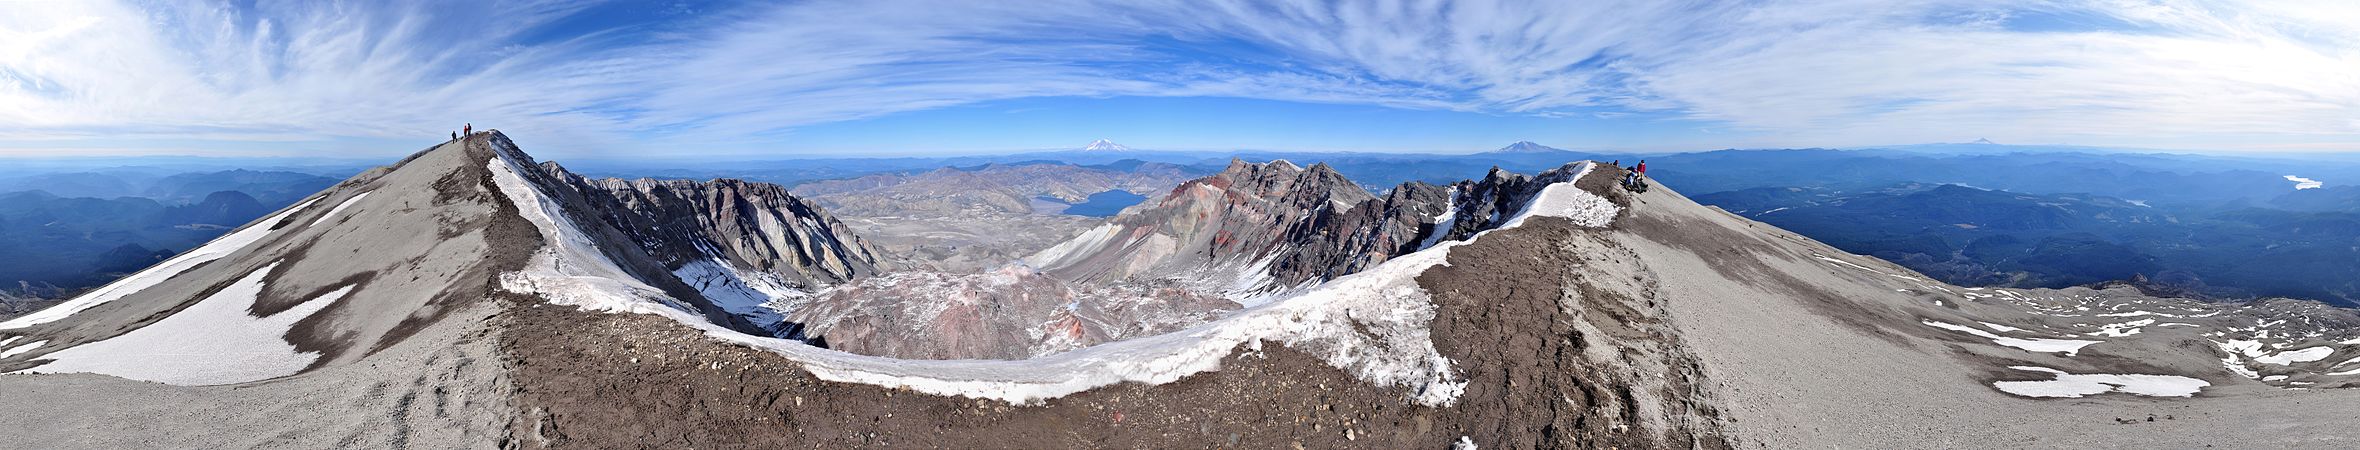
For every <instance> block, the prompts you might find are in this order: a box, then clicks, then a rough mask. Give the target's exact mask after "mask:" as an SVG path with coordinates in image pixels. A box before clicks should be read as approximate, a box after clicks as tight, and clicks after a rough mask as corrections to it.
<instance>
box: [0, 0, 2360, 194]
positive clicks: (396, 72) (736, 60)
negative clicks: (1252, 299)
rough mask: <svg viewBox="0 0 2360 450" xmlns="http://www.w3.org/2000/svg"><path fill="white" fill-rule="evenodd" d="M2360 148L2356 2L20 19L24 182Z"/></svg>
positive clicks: (1472, 4) (1056, 1) (282, 12)
mask: <svg viewBox="0 0 2360 450" xmlns="http://www.w3.org/2000/svg"><path fill="white" fill-rule="evenodd" d="M469 121H471V122H474V123H476V124H477V125H479V126H484V127H497V128H500V129H503V130H506V131H508V132H509V134H510V135H512V136H514V137H516V138H517V139H518V140H520V141H521V142H522V143H524V144H526V145H527V146H528V148H530V149H531V150H532V151H534V152H535V153H536V154H545V155H551V156H558V157H563V156H572V155H587V156H596V157H639V156H647V157H691V158H702V157H733V156H781V155H870V154H892V155H908V154H958V153H988V152H1003V151H1016V150H1037V149H1050V148H1071V147H1078V146H1080V145H1082V144H1084V143H1087V142H1089V141H1091V140H1094V139H1100V138H1106V139H1112V140H1115V141H1117V142H1122V143H1125V144H1126V145H1129V146H1132V147H1135V148H1145V149H1169V150H1226V149H1269V150H1353V151H1395V152H1406V151H1416V152H1468V151H1478V150H1484V149H1490V148H1496V147H1498V146H1501V145H1505V144H1506V143H1508V142H1513V141H1518V140H1532V141H1538V142H1541V143H1544V144H1548V145H1552V146H1557V147H1563V148H1575V149H1596V150H1634V151H1668V150H1693V149H1714V148H1728V147H1738V148H1768V147H1813V146H1820V147H1858V146H1874V145H1889V144H1908V143H1927V142H1964V141H1971V140H1974V139H1977V138H1988V139H1991V140H1993V141H1998V142H2003V143H2027V144H2032V143H2039V144H2071V145H2091V146H2119V147H2148V148H2170V149H2189V150H2211V151H2267V152H2288V151H2354V150H2360V3H2352V2H2314V1H2276V0H2246V1H2171V0H2166V1H2133V0H2087V1H2065V0H1979V1H1947V0H1928V1H1911V2H1892V1H1885V0H1874V1H1870V0H1830V1H1810V2H1801V1H1769V0H1761V1H1731V2H1675V1H1630V2H1615V1H1596V2H1558V1H1536V2H1510V1H1455V2H1450V1H1385V0H1372V1H1353V2H1327V1H1307V0H1306V1H1295V0H1252V1H1249V0H1204V1H1164V0H1139V1H1123V2H1100V1H1081V0H1039V1H1025V2H950V1H914V0H867V1H804V2H725V1H723V2H585V1H545V0H535V1H497V0H494V1H469V2H456V1H453V2H436V1H426V2H417V1H402V2H366V1H356V2H335V3H330V2H316V1H275V0H250V1H235V2H203V1H138V2H119V1H110V0H60V1H45V0H33V1H13V2H0V155H10V156H61V155H122V154H187V155H212V156H261V155H300V156H321V155H334V156H355V157H380V156H388V155H398V154H403V153H406V152H409V151H412V150H415V149H417V148H421V147H423V146H425V145H429V144H432V143H433V142H435V141H437V140H438V139H437V137H438V136H442V135H444V134H445V133H447V132H449V131H450V130H451V129H452V128H455V127H456V126H457V124H459V123H461V122H469Z"/></svg>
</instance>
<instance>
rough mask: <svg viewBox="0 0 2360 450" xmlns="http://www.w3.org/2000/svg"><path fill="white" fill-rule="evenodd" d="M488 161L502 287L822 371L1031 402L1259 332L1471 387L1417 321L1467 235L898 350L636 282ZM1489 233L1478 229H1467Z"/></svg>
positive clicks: (1049, 255) (1096, 239)
mask: <svg viewBox="0 0 2360 450" xmlns="http://www.w3.org/2000/svg"><path fill="white" fill-rule="evenodd" d="M489 164H490V168H491V170H492V172H493V178H494V182H495V185H497V186H498V187H499V189H500V191H501V193H502V194H503V195H505V196H507V197H508V198H509V200H510V201H511V202H513V203H515V204H516V205H518V209H519V210H520V214H521V215H523V216H524V218H525V219H527V220H529V221H531V222H532V223H533V224H534V225H535V226H536V227H537V228H539V229H540V230H541V233H542V235H543V236H546V237H547V240H548V245H546V246H544V247H543V248H542V249H541V250H539V251H538V252H537V254H536V255H535V256H534V257H533V259H532V263H530V264H529V265H528V266H527V267H526V268H525V269H524V270H521V271H518V272H515V273H510V274H505V275H503V276H502V277H501V285H502V288H504V289H507V290H510V291H514V292H521V293H531V294H538V295H541V296H543V297H544V298H547V299H548V300H549V301H551V302H553V303H558V304H565V305H572V306H577V307H581V308H584V309H590V310H596V311H608V312H635V313H644V314H655V315H660V316H664V317H668V318H671V319H673V320H675V321H678V322H680V323H683V324H686V325H688V326H691V327H694V328H697V329H700V330H703V331H704V332H705V333H706V334H707V335H709V336H712V337H714V338H717V339H721V340H723V341H727V342H732V343H737V344H740V345H746V346H750V347H754V348H759V349H763V350H767V351H771V352H774V353H778V354H780V355H784V356H786V357H788V358H791V359H795V360H797V361H800V362H803V363H804V364H805V368H806V369H807V370H810V371H811V373H812V374H813V375H815V376H817V377H819V378H821V379H826V380H831V381H842V382H857V383H865V384H873V385H879V386H887V387H896V388H906V389H910V390H915V391H919V392H925V393H928V394H935V395H945V396H964V397H971V398H983V399H993V400H999V401H1004V402H1009V403H1016V404H1029V403H1034V402H1038V401H1040V400H1043V399H1048V398H1055V397H1060V396H1064V395H1068V394H1073V393H1076V392H1081V391H1084V390H1088V389H1092V388H1097V387H1101V386H1107V385H1111V384H1115V383H1122V382H1139V383H1147V384H1163V383H1169V382H1172V381H1177V380H1179V379H1181V378H1183V377H1186V376H1189V375H1194V374H1197V373H1201V372H1206V371H1211V370H1216V369H1218V368H1219V367H1220V365H1221V360H1222V359H1223V358H1225V357H1227V356H1228V355H1230V354H1231V353H1232V352H1234V351H1235V350H1236V349H1237V348H1239V347H1240V346H1246V347H1247V348H1259V346H1260V345H1263V343H1265V342H1277V343H1282V344H1285V345H1288V346H1290V347H1294V348H1297V349H1301V350H1303V351H1306V352H1309V353H1311V354H1314V355H1319V357H1320V358H1321V359H1323V360H1324V361H1325V362H1327V363H1328V364H1330V365H1333V366H1336V367H1339V368H1343V369H1345V370H1346V371H1349V372H1351V373H1352V374H1353V375H1354V376H1356V377H1358V378H1360V379H1363V380H1366V381H1369V382H1370V383H1373V384H1376V385H1380V386H1400V387H1407V388H1409V389H1410V390H1411V391H1412V392H1413V394H1412V397H1413V400H1415V401H1417V402H1418V403H1420V404H1424V405H1430V406H1444V405H1451V404H1454V403H1455V402H1456V401H1457V399H1458V397H1459V394H1460V393H1461V392H1462V391H1463V390H1464V389H1465V388H1466V382H1464V381H1460V380H1459V379H1458V377H1457V375H1456V374H1455V372H1454V371H1453V370H1451V367H1450V366H1451V361H1450V360H1449V359H1448V358H1444V357H1443V356H1442V355H1441V354H1440V353H1439V352H1438V351H1436V350H1435V348H1434V344H1433V339H1432V338H1431V335H1430V334H1429V332H1428V330H1427V329H1426V325H1427V324H1428V323H1429V322H1430V321H1431V320H1432V318H1433V315H1434V306H1433V303H1432V299H1431V298H1430V297H1429V296H1428V295H1427V293H1426V292H1425V290H1424V289H1423V288H1421V287H1419V286H1418V284H1417V280H1416V277H1417V275H1418V274H1420V273H1424V272H1425V271H1426V269H1428V268H1432V267H1435V266H1438V265H1441V264H1444V263H1445V261H1447V257H1448V256H1449V252H1450V250H1451V249H1452V248H1454V247H1457V246H1459V245H1463V244H1465V243H1466V241H1454V242H1444V243H1440V244H1438V245H1436V246H1434V247H1433V248H1429V249H1426V250H1421V251H1418V252H1414V253H1410V254H1407V255H1403V256H1401V257H1398V258H1394V259H1392V260H1388V261H1385V262H1384V263H1381V264H1379V265H1377V266H1376V267H1373V268H1370V269H1368V270H1365V271H1362V272H1359V273H1355V274H1351V275H1347V276H1344V277H1340V278H1337V279H1335V280H1333V281H1330V282H1328V283H1325V284H1321V285H1317V286H1314V287H1311V288H1308V289H1304V290H1301V291H1297V292H1295V293H1293V294H1291V295H1289V296H1286V297H1282V298H1279V299H1277V300H1273V301H1270V302H1268V303H1264V304H1261V305H1258V306H1254V307H1250V308H1246V309H1244V310H1240V311H1239V312H1237V313H1235V314H1231V315H1230V316H1228V317H1224V318H1222V319H1219V320H1215V321H1212V322H1207V323H1203V324H1199V325H1197V326H1194V327H1190V328H1188V329H1186V330H1182V331H1178V332H1174V333H1168V334H1162V335H1156V336H1149V337H1143V338H1138V339H1130V340H1124V341H1117V342H1112V343H1107V344H1102V345H1097V346H1092V347H1088V348H1083V349H1079V350H1074V351H1070V352H1064V353H1058V354H1055V355H1050V356H1045V357H1041V358H1034V359H1029V360H1021V361H1000V360H903V359H893V358H883V357H875V356H866V355H857V354H851V353H844V352H839V351H833V350H827V349H821V348H816V347H812V346H809V345H804V344H803V343H800V342H796V341H791V340H785V339H777V338H769V337H761V336H753V335H748V334H744V333H740V332H737V331H734V330H730V329H728V328H725V327H721V326H719V325H715V324H713V323H710V322H707V321H706V320H704V319H703V318H701V317H698V316H696V315H694V314H691V313H688V312H686V311H684V310H683V309H682V308H679V307H676V306H670V305H667V304H666V301H667V299H665V298H664V297H663V294H662V293H661V292H660V291H657V290H655V289H653V288H650V287H648V286H646V285H644V284H641V283H639V282H637V281H632V279H631V278H629V277H628V276H625V275H623V273H622V271H621V270H619V269H616V268H615V265H614V263H613V262H612V261H609V260H607V259H606V258H605V257H603V256H602V255H601V254H600V253H599V252H598V251H597V249H596V247H595V244H594V241H593V240H591V239H589V238H587V237H586V235H585V234H584V233H582V232H581V231H580V230H579V229H578V228H577V227H576V226H575V225H574V224H573V223H571V222H570V221H569V220H566V219H564V217H565V216H564V215H563V214H560V213H559V211H561V209H560V208H559V207H558V205H557V204H556V203H554V202H552V201H550V200H549V199H548V198H546V196H544V195H543V194H542V193H540V192H539V191H538V190H537V189H536V188H535V187H534V186H532V185H531V184H530V183H528V182H527V181H526V180H525V179H524V178H522V177H521V176H519V175H518V172H520V171H522V170H526V169H525V168H515V167H512V166H513V165H514V164H515V163H513V162H509V161H507V160H506V158H495V159H493V160H492V161H490V162H489ZM1590 169H1591V166H1590V165H1588V164H1585V165H1584V166H1583V167H1582V170H1581V172H1580V173H1579V174H1577V175H1575V176H1574V178H1573V179H1574V180H1579V179H1580V178H1581V177H1582V176H1584V175H1587V174H1589V172H1590ZM1619 212H1620V208H1619V207H1616V206H1614V204H1613V203H1612V202H1609V201H1606V199H1604V198H1601V197H1598V196H1597V195H1596V194H1591V193H1589V192H1587V191H1583V190H1581V189H1578V188H1573V187H1572V186H1571V182H1570V181H1569V182H1566V183H1559V184H1554V185H1550V186H1548V187H1546V188H1543V190H1542V193H1541V195H1540V197H1539V198H1536V199H1535V200H1534V201H1533V202H1532V204H1531V205H1529V206H1527V207H1526V208H1525V211H1523V212H1521V213H1519V214H1518V215H1517V217H1516V218H1515V219H1514V220H1512V221H1511V222H1509V223H1510V226H1504V227H1502V228H1501V229H1506V228H1509V227H1512V226H1513V225H1516V224H1521V223H1522V221H1523V219H1525V218H1526V217H1529V216H1535V215H1547V216H1553V217H1563V218H1567V219H1571V220H1573V221H1574V222H1575V223H1577V224H1580V225H1583V226H1591V227H1596V226H1604V225H1606V224H1607V223H1608V222H1610V221H1611V220H1613V218H1614V217H1615V215H1616V214H1618V213H1619ZM1102 230H1103V231H1102ZM1492 231H1497V230H1492ZM1489 233H1490V231H1486V232H1484V233H1478V234H1477V235H1476V236H1475V237H1473V238H1470V239H1469V240H1470V241H1471V240H1473V239H1480V238H1482V237H1483V236H1484V235H1486V234H1489ZM1110 234H1112V230H1107V229H1105V228H1104V227H1102V228H1101V229H1100V230H1092V232H1091V233H1086V234H1084V236H1082V237H1079V238H1077V239H1075V240H1074V241H1071V242H1068V244H1083V245H1060V246H1059V247H1056V248H1052V249H1050V250H1048V251H1044V252H1042V253H1043V254H1041V255H1036V257H1035V258H1028V259H1031V260H1033V261H1037V262H1047V261H1053V260H1055V259H1058V258H1061V257H1063V256H1064V254H1065V253H1067V252H1069V251H1071V250H1073V249H1074V248H1077V247H1086V246H1088V245H1086V244H1092V243H1100V242H1102V241H1103V240H1104V239H1105V238H1107V237H1110V236H1109V235H1110ZM1044 256H1045V257H1044Z"/></svg>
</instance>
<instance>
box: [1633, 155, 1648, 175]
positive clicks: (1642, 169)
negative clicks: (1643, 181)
mask: <svg viewBox="0 0 2360 450" xmlns="http://www.w3.org/2000/svg"><path fill="white" fill-rule="evenodd" d="M1631 170H1632V171H1635V172H1639V174H1640V175H1646V174H1647V160H1644V159H1642V160H1639V167H1633V168H1631Z"/></svg>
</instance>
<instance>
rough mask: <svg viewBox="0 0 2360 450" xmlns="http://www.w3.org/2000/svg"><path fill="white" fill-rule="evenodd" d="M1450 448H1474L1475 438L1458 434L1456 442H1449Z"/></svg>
mask: <svg viewBox="0 0 2360 450" xmlns="http://www.w3.org/2000/svg"><path fill="white" fill-rule="evenodd" d="M1450 450H1475V438H1471V437H1466V436H1459V441H1458V442H1452V443H1450Z"/></svg>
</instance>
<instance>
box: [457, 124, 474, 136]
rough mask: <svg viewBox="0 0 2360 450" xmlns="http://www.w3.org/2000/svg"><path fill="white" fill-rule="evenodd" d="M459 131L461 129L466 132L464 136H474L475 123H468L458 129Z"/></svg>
mask: <svg viewBox="0 0 2360 450" xmlns="http://www.w3.org/2000/svg"><path fill="white" fill-rule="evenodd" d="M459 129H461V130H466V133H464V134H466V135H468V136H474V135H475V122H468V123H467V125H466V126H462V127H459Z"/></svg>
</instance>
